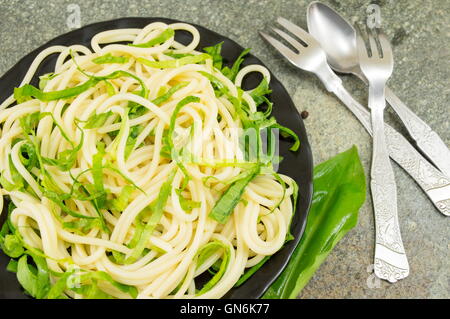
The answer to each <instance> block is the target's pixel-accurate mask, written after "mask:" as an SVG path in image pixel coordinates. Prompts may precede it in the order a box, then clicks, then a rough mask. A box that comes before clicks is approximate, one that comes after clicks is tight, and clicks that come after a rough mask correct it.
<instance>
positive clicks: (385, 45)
mask: <svg viewBox="0 0 450 319" xmlns="http://www.w3.org/2000/svg"><path fill="white" fill-rule="evenodd" d="M367 36H368V43H369V47H368V48H366V45H365V43H364V40H363V39H362V38H361V36H358V37H357V40H356V41H357V48H358V53H359V66H360V68H361V71H362V72H363V74H364V75H365V76H366V79H367V80H368V82H369V109H370V115H371V123H372V136H373V151H372V167H371V171H370V190H371V193H372V202H373V207H374V213H375V262H374V272H375V275H376V276H377V277H378V278H381V279H386V280H389V281H390V282H395V281H397V280H398V279H402V278H405V277H407V276H408V274H409V264H408V260H407V258H406V254H405V249H404V247H403V242H402V238H401V234H400V225H399V222H398V209H397V185H396V183H395V175H394V170H393V169H392V166H391V161H390V160H389V151H388V147H387V144H386V138H385V135H384V109H385V107H386V99H385V95H384V88H385V87H386V82H387V80H388V79H389V78H390V77H391V74H392V70H393V68H394V58H393V56H392V50H391V46H390V44H389V41H388V40H387V38H386V36H385V35H384V34H382V33H381V32H380V31H379V30H372V31H368V32H367ZM376 38H377V39H378V43H379V44H380V47H379V48H378V47H377V41H376ZM392 273H395V274H396V275H395V276H392Z"/></svg>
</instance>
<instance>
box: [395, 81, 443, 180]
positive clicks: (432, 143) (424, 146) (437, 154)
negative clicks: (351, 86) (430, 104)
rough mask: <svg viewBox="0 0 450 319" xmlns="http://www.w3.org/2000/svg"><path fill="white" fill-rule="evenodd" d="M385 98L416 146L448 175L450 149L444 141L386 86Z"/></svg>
mask: <svg viewBox="0 0 450 319" xmlns="http://www.w3.org/2000/svg"><path fill="white" fill-rule="evenodd" d="M386 100H387V101H388V102H389V104H390V105H391V106H392V108H393V109H394V110H395V112H396V113H397V114H398V116H399V117H400V119H401V120H402V121H403V123H404V125H405V127H406V129H407V130H408V132H409V134H410V135H411V137H412V138H413V139H414V140H415V141H416V143H417V146H418V147H419V148H420V149H421V150H422V151H423V152H424V153H425V155H427V156H428V158H429V159H430V160H431V161H432V162H433V163H434V164H435V165H436V166H437V168H439V169H440V170H441V171H442V172H443V173H444V174H446V175H447V176H449V177H450V150H449V149H448V147H447V145H445V143H444V141H442V139H441V138H440V137H439V135H437V133H436V132H434V131H433V130H432V129H431V128H430V127H429V126H428V125H427V124H426V123H425V122H424V121H422V120H421V119H420V118H419V117H418V116H417V115H416V114H414V113H413V112H412V111H411V110H410V109H409V108H408V107H407V106H406V105H405V104H403V102H402V101H401V100H400V99H399V98H398V97H397V96H396V95H395V94H394V92H392V91H391V90H390V89H389V88H388V87H386Z"/></svg>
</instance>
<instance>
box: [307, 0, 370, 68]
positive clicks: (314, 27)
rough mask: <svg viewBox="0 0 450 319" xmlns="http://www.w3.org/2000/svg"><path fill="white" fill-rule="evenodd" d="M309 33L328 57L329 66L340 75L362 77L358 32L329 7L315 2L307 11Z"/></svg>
mask: <svg viewBox="0 0 450 319" xmlns="http://www.w3.org/2000/svg"><path fill="white" fill-rule="evenodd" d="M307 24H308V32H309V33H310V34H311V35H312V36H313V37H314V38H316V40H317V41H318V42H319V43H320V46H321V47H322V49H323V50H324V51H325V53H326V55H327V61H328V64H330V66H331V67H332V68H333V69H334V70H335V71H338V72H340V73H352V74H355V75H357V76H359V77H361V75H362V74H361V70H360V68H359V58H358V51H357V46H356V36H357V34H356V30H355V28H353V26H352V25H351V23H349V22H348V21H347V20H345V19H344V18H342V17H341V16H340V15H339V14H338V13H337V12H336V11H334V10H333V9H332V8H330V7H328V6H327V5H325V4H323V3H321V2H318V1H314V2H311V3H310V4H309V6H308V9H307Z"/></svg>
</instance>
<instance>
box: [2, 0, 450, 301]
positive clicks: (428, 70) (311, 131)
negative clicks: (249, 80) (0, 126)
mask: <svg viewBox="0 0 450 319" xmlns="http://www.w3.org/2000/svg"><path fill="white" fill-rule="evenodd" d="M308 2H309V1H308V0H272V1H268V0H245V1H244V0H233V1H230V0H227V1H215V0H189V1H179V0H160V1H156V0H146V1H138V0H124V1H113V0H109V1H100V0H83V1H81V0H78V1H77V0H49V1H37V0H34V1H32V0H20V1H19V0H1V1H0V52H1V54H0V74H3V73H4V72H6V71H7V70H8V69H9V68H10V67H12V66H13V65H14V64H15V63H16V62H17V61H18V60H19V59H20V58H21V57H22V56H23V55H25V54H26V53H28V52H30V51H32V50H33V49H35V48H37V47H39V46H40V45H42V44H44V43H45V42H46V41H48V40H50V39H52V38H53V37H55V36H58V35H60V34H62V33H65V32H68V31H70V29H69V27H68V26H67V23H66V18H67V16H68V15H69V13H68V5H70V4H77V5H79V6H80V9H81V24H82V25H86V24H90V23H93V22H98V21H103V20H109V19H113V18H120V17H126V16H153V17H158V16H159V17H168V18H174V19H179V20H184V21H186V22H192V23H197V24H201V25H203V26H205V27H207V28H209V29H211V30H214V31H216V32H219V33H221V34H224V35H226V36H228V37H229V38H231V39H233V40H235V41H237V42H238V43H240V44H241V45H242V46H244V47H251V48H252V52H253V54H255V55H256V56H257V57H259V58H260V59H261V60H262V61H263V62H264V63H265V64H266V65H267V66H268V67H269V68H270V69H271V70H272V71H273V72H274V74H276V76H277V77H278V78H279V79H280V80H281V82H282V83H283V84H284V85H285V86H286V88H287V90H288V92H289V93H290V94H291V96H292V98H293V100H294V102H295V104H296V105H297V107H298V109H299V110H300V111H302V110H308V111H309V113H310V116H309V117H308V119H307V120H306V121H305V123H306V128H307V131H308V135H309V138H310V142H311V145H312V149H313V155H314V161H315V163H319V162H321V161H323V160H326V159H327V158H329V157H330V156H332V155H334V154H336V153H338V152H341V151H344V150H346V149H347V148H349V147H350V146H351V145H352V144H356V145H357V146H358V148H359V151H360V155H361V158H362V161H363V164H364V166H365V168H366V173H367V172H368V171H369V170H368V168H369V163H370V154H371V144H370V139H369V136H368V134H367V133H366V132H365V131H364V129H363V127H362V126H361V125H360V124H359V122H358V121H357V120H356V119H355V118H354V117H353V116H352V115H351V114H350V112H349V111H347V110H346V108H345V107H344V106H343V105H342V104H341V103H340V102H339V101H338V100H337V99H336V98H335V97H334V96H332V95H330V94H328V93H327V92H326V91H325V89H324V88H323V86H322V85H321V84H320V83H319V81H318V80H317V79H315V78H314V77H313V76H312V75H309V74H306V73H302V72H300V71H298V70H296V69H294V68H293V67H291V66H290V65H289V64H288V63H286V62H285V61H283V59H282V58H281V57H280V56H279V55H277V54H276V52H274V50H272V49H271V48H269V47H268V46H267V45H266V44H265V43H264V42H263V40H262V39H261V38H260V37H259V36H258V33H257V31H258V30H263V29H266V28H267V26H268V24H269V23H270V22H271V21H273V20H274V19H275V18H276V17H277V16H284V17H286V18H288V19H290V20H292V21H294V22H296V23H298V24H300V25H301V26H303V27H306V7H307V5H308ZM324 2H326V3H328V4H330V5H332V6H333V7H334V8H335V9H337V10H338V11H339V12H341V13H342V14H343V15H344V16H345V17H346V18H348V19H349V20H351V21H355V20H357V19H359V20H362V19H364V14H365V9H366V7H367V5H368V4H369V3H370V2H371V1H367V0H366V1H363V0H346V1H344V0H329V1H324ZM372 2H374V3H377V4H379V5H380V6H381V9H382V17H383V25H384V28H385V31H386V32H387V33H388V36H389V37H390V38H391V39H392V41H393V45H394V54H395V63H396V64H395V70H394V74H393V76H392V77H391V79H390V81H389V85H390V87H391V88H392V89H393V91H394V92H396V93H397V95H398V96H399V97H400V98H401V99H402V100H403V101H404V102H405V103H406V104H407V105H408V106H409V107H410V108H411V109H412V110H413V111H414V112H416V114H418V115H419V116H420V117H421V118H422V119H424V120H425V121H426V122H427V123H428V124H429V125H430V126H431V127H432V128H433V129H434V130H435V131H436V132H437V133H438V134H439V135H440V136H441V137H442V138H443V139H444V141H445V142H446V143H447V145H449V144H450V127H449V121H450V116H449V115H450V108H449V103H450V80H449V79H450V69H449V66H448V61H449V53H450V51H449V46H448V43H449V40H450V39H449V38H450V27H449V25H448V12H450V2H449V1H446V0H425V1H419V0H412V1H406V0H402V1H394V0H377V1H372ZM343 79H344V84H345V85H346V87H347V88H348V89H349V91H350V92H352V93H353V94H354V96H355V97H356V98H357V99H359V100H360V101H361V102H364V101H365V100H366V98H367V93H366V90H365V88H364V86H363V85H362V84H361V83H359V82H358V81H357V80H355V79H354V78H351V77H344V78H343ZM386 118H387V121H388V122H389V123H390V124H391V125H393V126H394V127H396V128H397V129H398V130H400V131H401V132H405V130H404V129H403V127H402V126H401V125H400V123H399V121H398V119H397V118H396V117H395V115H393V113H392V112H390V111H389V112H388V114H387V116H386ZM394 170H395V175H396V179H397V185H398V189H399V191H398V202H399V214H400V224H401V225H400V226H401V229H402V236H403V241H404V244H405V249H406V251H407V254H408V257H409V263H410V267H411V272H410V275H409V277H408V278H406V279H404V280H402V281H400V282H398V283H396V284H388V283H386V282H381V284H380V286H379V287H375V288H370V287H369V286H372V287H373V285H368V281H372V279H373V278H372V277H370V274H369V272H368V268H370V265H371V263H372V258H373V247H374V222H373V211H372V208H371V201H370V196H369V194H368V196H367V197H368V200H367V202H366V203H365V205H364V206H363V208H362V209H361V211H360V218H359V223H358V225H357V227H356V228H355V229H353V230H352V231H351V232H350V233H348V234H347V236H345V237H344V238H343V240H342V241H341V242H340V243H339V244H338V245H337V247H336V248H335V249H334V251H333V252H332V253H331V255H330V256H329V257H328V259H327V260H326V261H325V263H324V264H323V265H322V266H321V267H320V269H319V270H318V271H317V273H316V274H315V276H314V277H313V279H312V280H311V282H310V283H309V284H308V285H307V287H306V288H305V289H304V290H303V292H302V293H301V295H300V296H299V297H301V298H450V239H449V235H450V220H449V219H445V217H443V216H442V215H441V214H439V213H438V211H437V210H436V209H435V208H434V207H433V205H432V204H431V202H430V201H429V200H428V199H427V197H425V195H424V193H423V192H422V191H421V189H420V188H419V187H418V186H417V185H416V184H415V183H414V181H413V180H412V179H411V178H410V177H409V176H408V175H407V174H406V173H405V172H404V171H403V170H402V169H400V168H399V167H398V166H396V165H394ZM375 286H376V285H375Z"/></svg>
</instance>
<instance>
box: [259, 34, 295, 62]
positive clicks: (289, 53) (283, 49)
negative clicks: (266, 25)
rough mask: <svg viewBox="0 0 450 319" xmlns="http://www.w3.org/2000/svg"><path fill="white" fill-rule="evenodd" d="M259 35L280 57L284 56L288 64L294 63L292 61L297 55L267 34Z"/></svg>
mask: <svg viewBox="0 0 450 319" xmlns="http://www.w3.org/2000/svg"><path fill="white" fill-rule="evenodd" d="M259 34H261V36H262V37H263V38H264V39H266V40H267V42H269V43H270V44H271V45H272V46H273V47H274V48H275V49H277V50H278V51H279V52H280V53H281V54H282V55H284V56H285V57H286V58H287V59H288V60H289V61H290V62H292V63H295V62H294V60H295V58H296V57H297V55H296V54H295V53H294V52H293V51H292V50H291V49H289V48H288V47H287V46H285V45H284V44H283V43H281V42H280V41H278V40H276V39H275V38H274V37H272V36H270V35H268V34H267V33H264V32H262V31H259Z"/></svg>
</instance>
